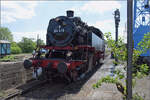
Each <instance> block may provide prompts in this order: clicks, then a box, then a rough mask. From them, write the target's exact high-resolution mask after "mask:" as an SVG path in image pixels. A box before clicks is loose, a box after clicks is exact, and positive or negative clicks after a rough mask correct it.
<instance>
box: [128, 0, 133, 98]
mask: <svg viewBox="0 0 150 100" xmlns="http://www.w3.org/2000/svg"><path fill="white" fill-rule="evenodd" d="M127 47H128V50H127V53H128V59H127V83H126V87H127V91H126V92H127V100H132V55H133V0H127Z"/></svg>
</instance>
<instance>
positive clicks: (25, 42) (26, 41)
mask: <svg viewBox="0 0 150 100" xmlns="http://www.w3.org/2000/svg"><path fill="white" fill-rule="evenodd" d="M32 40H33V39H30V38H26V37H23V38H22V41H21V42H19V43H18V46H19V47H20V48H21V49H22V52H23V53H31V52H32V51H33V50H34V49H35V48H36V43H35V42H34V41H32Z"/></svg>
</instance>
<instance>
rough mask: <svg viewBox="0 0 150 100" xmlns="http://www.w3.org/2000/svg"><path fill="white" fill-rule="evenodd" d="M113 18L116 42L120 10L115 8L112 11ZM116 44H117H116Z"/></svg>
mask: <svg viewBox="0 0 150 100" xmlns="http://www.w3.org/2000/svg"><path fill="white" fill-rule="evenodd" d="M114 19H115V29H116V43H117V42H118V27H119V22H120V11H119V9H116V10H115V11H114ZM117 46H118V45H117ZM115 61H116V62H117V61H118V59H117V58H115Z"/></svg>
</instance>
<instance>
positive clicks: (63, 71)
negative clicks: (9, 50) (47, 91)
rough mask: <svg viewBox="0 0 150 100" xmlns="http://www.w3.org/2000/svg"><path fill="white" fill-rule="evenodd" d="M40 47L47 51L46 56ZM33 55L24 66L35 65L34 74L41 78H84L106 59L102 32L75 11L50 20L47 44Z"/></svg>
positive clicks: (72, 79) (71, 79) (73, 79)
mask: <svg viewBox="0 0 150 100" xmlns="http://www.w3.org/2000/svg"><path fill="white" fill-rule="evenodd" d="M41 49H46V50H47V52H46V54H45V55H44V56H43V54H42V53H41V52H40V50H41ZM36 52H37V54H35V56H34V57H33V58H30V59H28V60H25V61H24V67H25V68H30V67H31V66H33V67H34V72H35V76H36V77H37V78H41V77H42V79H54V78H55V77H57V76H58V77H63V78H65V79H66V80H67V81H68V82H72V81H76V80H79V79H81V77H82V76H84V75H85V73H87V72H89V71H91V70H92V69H93V67H94V66H95V65H96V64H98V63H100V61H101V59H104V53H105V45H104V38H103V33H102V32H101V31H100V30H99V29H97V28H95V27H93V26H88V25H87V24H86V23H84V22H83V21H82V20H81V18H80V17H74V12H73V11H71V10H69V11H67V16H58V17H56V18H53V19H51V20H50V21H49V25H48V28H47V35H46V45H45V46H40V48H39V49H38V50H37V51H36Z"/></svg>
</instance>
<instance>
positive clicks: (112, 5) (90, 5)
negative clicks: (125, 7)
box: [75, 1, 121, 14]
mask: <svg viewBox="0 0 150 100" xmlns="http://www.w3.org/2000/svg"><path fill="white" fill-rule="evenodd" d="M116 8H118V9H119V8H121V4H120V3H119V2H118V1H89V2H87V3H86V4H84V5H83V6H82V7H80V8H79V11H82V12H83V11H84V12H85V13H86V12H90V13H97V14H98V13H99V14H103V13H104V12H107V11H111V10H115V9H116ZM76 9H77V8H76ZM76 9H75V10H76Z"/></svg>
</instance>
